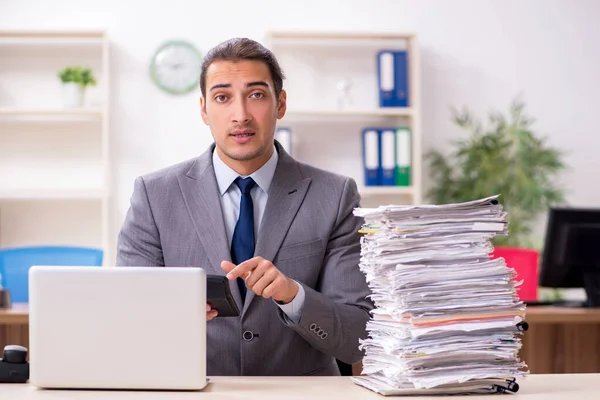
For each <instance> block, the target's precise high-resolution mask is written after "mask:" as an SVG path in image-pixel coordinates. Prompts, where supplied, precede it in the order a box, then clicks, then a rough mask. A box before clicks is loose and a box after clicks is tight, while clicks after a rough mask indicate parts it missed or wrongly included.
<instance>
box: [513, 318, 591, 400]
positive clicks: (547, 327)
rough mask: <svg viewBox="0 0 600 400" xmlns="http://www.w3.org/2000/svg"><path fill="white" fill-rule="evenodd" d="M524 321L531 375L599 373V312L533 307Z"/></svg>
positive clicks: (525, 357) (525, 352) (526, 358)
mask: <svg viewBox="0 0 600 400" xmlns="http://www.w3.org/2000/svg"><path fill="white" fill-rule="evenodd" d="M525 320H526V321H527V323H528V324H529V330H528V331H527V332H525V335H523V348H522V350H521V358H522V359H523V360H524V361H525V362H526V363H527V365H528V366H529V370H530V371H531V372H532V373H536V374H553V373H586V372H594V373H596V372H600V309H584V308H566V307H540V306H536V307H533V306H531V307H527V315H526V318H525ZM598 398H600V396H599V397H598Z"/></svg>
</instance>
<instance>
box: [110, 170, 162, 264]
mask: <svg viewBox="0 0 600 400" xmlns="http://www.w3.org/2000/svg"><path fill="white" fill-rule="evenodd" d="M116 265H117V266H134V267H143V266H164V261H163V255H162V248H161V243H160V237H159V232H158V229H157V227H156V224H155V222H154V216H153V215H152V209H151V207H150V202H149V200H148V193H147V191H146V185H145V183H144V180H143V178H142V177H138V178H137V179H136V180H135V183H134V189H133V194H132V196H131V204H130V207H129V210H128V211H127V215H126V216H125V221H124V223H123V226H122V228H121V231H120V232H119V236H118V241H117V260H116Z"/></svg>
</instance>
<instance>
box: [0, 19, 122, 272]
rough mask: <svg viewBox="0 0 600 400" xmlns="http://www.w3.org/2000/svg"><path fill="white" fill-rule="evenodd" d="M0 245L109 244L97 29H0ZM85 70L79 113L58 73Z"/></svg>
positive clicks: (103, 66)
mask: <svg viewBox="0 0 600 400" xmlns="http://www.w3.org/2000/svg"><path fill="white" fill-rule="evenodd" d="M0 65H2V68H0V247H15V246H29V245H73V246H87V247H95V248H101V249H102V250H103V251H104V262H105V264H110V263H112V262H113V261H112V260H113V258H114V255H113V251H112V249H111V248H110V243H111V241H110V240H109V232H110V229H109V220H110V219H109V197H110V194H111V193H110V175H109V173H110V154H109V144H110V142H109V137H110V136H109V110H110V103H109V101H110V73H109V65H110V64H109V40H108V38H107V36H106V34H105V33H104V32H102V31H25V30H22V31H0ZM71 65H82V66H87V67H90V68H92V70H93V72H94V75H95V76H96V78H97V83H98V84H97V86H95V87H88V88H87V90H86V95H85V96H86V97H85V103H84V106H83V107H82V108H65V107H64V106H63V97H62V86H61V82H60V79H59V77H58V72H59V71H60V70H61V69H62V68H64V67H66V66H71Z"/></svg>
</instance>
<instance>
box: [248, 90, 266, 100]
mask: <svg viewBox="0 0 600 400" xmlns="http://www.w3.org/2000/svg"><path fill="white" fill-rule="evenodd" d="M250 96H253V97H254V98H255V99H262V98H263V97H265V95H264V94H263V93H260V92H257V93H252V94H251V95H250Z"/></svg>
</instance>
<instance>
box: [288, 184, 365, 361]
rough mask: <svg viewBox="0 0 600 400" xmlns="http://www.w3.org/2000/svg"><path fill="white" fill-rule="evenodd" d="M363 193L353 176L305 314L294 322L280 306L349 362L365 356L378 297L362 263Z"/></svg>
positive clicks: (316, 342)
mask: <svg viewBox="0 0 600 400" xmlns="http://www.w3.org/2000/svg"><path fill="white" fill-rule="evenodd" d="M359 203H360V195H359V193H358V189H357V187H356V183H355V181H354V180H353V179H350V178H348V179H347V181H346V183H345V185H344V189H343V193H342V195H341V200H340V203H339V207H338V213H337V218H336V224H335V226H334V228H333V230H332V233H331V236H330V238H329V241H328V244H327V249H326V255H325V258H324V261H323V265H322V268H321V273H320V276H319V282H318V284H317V286H316V287H315V288H314V289H313V288H311V287H309V286H306V285H304V284H302V287H303V288H304V292H305V298H304V304H303V306H302V312H301V316H300V320H299V321H298V322H297V323H294V322H293V321H292V320H291V319H289V318H288V317H287V316H286V315H285V314H284V313H283V312H282V311H281V310H278V315H279V318H280V319H281V320H282V321H283V322H284V323H286V324H287V325H288V326H289V327H290V328H291V329H294V330H295V331H296V332H297V333H298V334H299V335H301V336H302V337H303V338H304V339H305V340H307V341H308V342H309V343H311V344H312V345H313V346H314V347H315V348H317V349H319V350H320V351H322V352H324V353H326V354H330V355H331V356H333V357H335V358H336V359H338V360H340V361H342V362H345V363H347V364H355V363H357V362H359V361H360V360H361V359H362V357H363V355H364V354H363V351H361V350H359V339H364V338H366V337H367V332H366V324H367V321H368V320H369V317H370V315H369V311H370V310H371V309H373V303H372V302H371V301H370V299H368V298H367V296H368V295H370V294H371V292H370V290H369V287H368V285H367V282H366V277H365V276H364V274H363V273H362V272H361V271H360V269H359V266H358V264H359V261H360V233H359V232H358V231H359V229H360V228H361V226H362V223H363V219H362V218H360V217H356V216H354V214H353V211H354V208H355V207H358V206H359Z"/></svg>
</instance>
